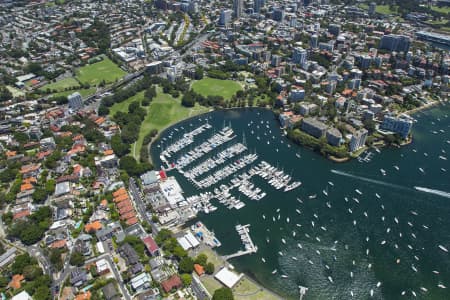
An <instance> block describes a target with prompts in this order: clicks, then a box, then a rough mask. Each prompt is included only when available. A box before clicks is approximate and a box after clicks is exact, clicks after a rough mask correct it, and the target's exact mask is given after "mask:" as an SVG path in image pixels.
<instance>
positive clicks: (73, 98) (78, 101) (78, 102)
mask: <svg viewBox="0 0 450 300" xmlns="http://www.w3.org/2000/svg"><path fill="white" fill-rule="evenodd" d="M67 100H68V101H69V108H70V109H72V110H74V111H77V110H79V109H81V108H82V107H83V97H81V95H80V93H78V92H75V93H73V94H71V95H69V96H68V97H67Z"/></svg>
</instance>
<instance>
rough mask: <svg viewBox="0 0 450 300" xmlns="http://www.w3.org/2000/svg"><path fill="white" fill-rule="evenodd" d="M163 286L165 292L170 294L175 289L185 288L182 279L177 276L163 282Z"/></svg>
mask: <svg viewBox="0 0 450 300" xmlns="http://www.w3.org/2000/svg"><path fill="white" fill-rule="evenodd" d="M161 286H162V288H163V290H164V291H165V292H166V293H168V292H170V291H171V290H172V289H173V288H180V287H181V286H183V283H182V282H181V279H180V277H179V276H177V275H173V276H172V277H170V278H169V279H167V280H165V281H163V282H161Z"/></svg>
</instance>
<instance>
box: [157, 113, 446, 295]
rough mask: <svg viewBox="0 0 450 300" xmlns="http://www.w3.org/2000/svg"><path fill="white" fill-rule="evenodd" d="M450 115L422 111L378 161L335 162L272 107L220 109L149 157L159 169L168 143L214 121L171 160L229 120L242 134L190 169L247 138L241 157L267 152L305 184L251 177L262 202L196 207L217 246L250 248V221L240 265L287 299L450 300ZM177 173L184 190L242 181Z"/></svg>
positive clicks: (163, 141)
mask: <svg viewBox="0 0 450 300" xmlns="http://www.w3.org/2000/svg"><path fill="white" fill-rule="evenodd" d="M449 116H450V106H438V107H436V108H433V109H430V110H427V111H423V112H420V113H418V114H416V115H415V118H416V119H417V121H418V122H417V123H416V124H415V126H414V132H413V133H414V141H413V143H412V144H411V145H408V146H405V147H402V148H400V149H396V148H389V149H382V150H381V152H380V153H378V152H376V151H373V150H372V152H373V153H374V154H373V156H372V159H371V160H370V161H369V162H358V161H357V160H353V161H351V162H348V163H343V164H337V163H333V162H331V161H328V160H326V159H324V158H323V157H321V156H320V155H318V154H316V153H313V152H312V151H310V150H308V149H304V148H299V147H298V146H296V145H293V144H291V143H290V142H289V141H288V140H287V139H286V137H284V136H282V131H281V130H280V129H279V124H278V122H277V121H276V120H275V118H274V115H273V113H272V112H270V111H267V110H262V109H242V110H229V111H216V112H212V113H209V114H207V115H203V116H200V117H196V118H194V119H190V120H187V121H184V122H181V123H179V124H177V125H175V126H174V127H172V128H169V129H168V130H166V131H165V132H164V133H163V134H162V136H161V138H160V140H158V141H157V142H155V143H154V144H153V146H152V149H151V153H152V157H153V160H154V163H155V165H156V166H159V165H161V164H162V162H161V161H160V159H159V155H160V152H161V150H163V149H164V148H165V147H167V146H168V145H170V144H172V143H173V142H175V141H176V140H178V139H180V138H181V137H182V136H183V133H184V132H188V131H191V130H193V129H195V128H196V127H198V126H200V125H202V124H204V123H205V120H206V119H207V120H208V123H209V124H211V125H212V126H213V128H214V130H209V131H205V132H203V133H201V134H199V135H197V136H196V137H195V140H194V142H193V143H192V144H190V145H189V146H187V147H186V149H183V150H181V151H180V153H177V154H176V155H175V154H174V155H173V157H171V159H176V158H177V157H179V156H180V155H182V154H183V153H187V152H188V151H190V150H194V149H195V146H196V145H199V144H201V143H202V142H203V141H204V140H206V139H207V138H209V137H211V136H212V134H213V131H215V132H218V131H219V130H221V129H222V128H223V127H224V123H225V125H226V126H230V127H232V128H233V130H234V134H235V135H236V138H235V139H234V141H232V142H228V143H225V144H224V145H221V146H219V147H217V149H215V150H214V151H211V152H210V153H208V154H207V155H205V156H204V157H202V158H200V159H198V160H197V161H195V162H194V163H192V165H190V167H194V166H196V165H198V164H200V163H201V162H203V161H205V160H206V159H207V158H210V157H213V156H214V155H215V154H217V153H218V152H220V151H222V150H224V149H226V147H229V146H230V145H231V144H232V143H235V142H244V143H245V144H246V145H247V148H248V151H247V152H245V153H242V156H243V155H245V154H249V153H250V152H255V151H256V153H257V154H258V157H259V158H258V160H257V161H256V162H255V163H254V164H253V165H256V164H258V163H260V162H261V161H262V160H264V161H267V162H268V163H270V164H271V165H272V166H275V167H278V168H279V169H282V170H284V172H285V173H286V174H289V175H290V176H292V178H293V179H292V180H296V181H301V182H302V185H301V186H300V187H298V188H296V189H294V190H291V191H288V192H283V189H280V190H277V189H275V188H274V187H273V186H271V185H269V184H268V183H267V181H266V180H264V179H263V178H261V177H259V176H253V177H252V178H251V182H252V183H253V184H254V185H255V186H257V187H259V188H260V189H261V190H262V191H264V192H266V193H267V195H266V196H265V197H264V198H262V199H261V200H259V201H255V200H250V199H249V198H248V197H246V196H245V195H243V194H241V193H240V192H239V191H238V189H234V190H233V191H232V194H233V195H234V196H235V197H236V198H238V199H240V200H241V201H242V202H244V203H245V207H243V208H241V209H239V210H236V209H228V208H226V207H225V206H224V205H222V204H220V203H218V201H217V200H214V199H213V200H212V201H211V202H212V204H213V205H214V206H216V207H218V209H217V210H215V211H213V212H210V213H208V214H205V213H203V212H201V213H199V215H198V219H199V220H201V221H202V222H204V223H205V225H207V226H208V228H210V229H212V230H213V231H214V232H215V234H216V236H217V238H218V239H219V240H220V241H221V242H222V246H221V247H220V248H218V249H217V251H218V252H219V253H220V254H222V255H227V254H231V253H234V252H236V251H238V250H239V249H242V242H241V240H240V237H239V234H238V233H237V232H236V230H235V226H236V225H237V224H250V226H251V227H250V228H251V231H250V236H251V238H252V240H253V242H254V243H255V245H256V246H257V247H258V251H257V253H255V254H251V255H246V256H241V257H238V258H233V259H231V260H230V262H231V263H232V264H233V265H234V266H235V267H236V269H237V270H239V271H242V272H245V273H246V274H248V275H250V276H252V277H253V278H254V279H255V280H257V281H259V282H260V283H262V284H263V285H264V286H265V287H267V288H269V289H272V290H273V291H275V292H277V293H278V294H280V295H282V296H283V297H284V298H287V299H298V297H299V291H298V286H299V285H301V286H306V287H308V288H309V289H308V292H307V294H306V297H304V299H352V298H353V299H412V298H417V299H450V257H449V255H450V253H448V252H446V250H447V249H449V250H450V231H449V229H450V218H449V215H450V194H449V193H450V177H449V174H450V161H449V160H450V117H449ZM200 119H201V120H200ZM243 136H245V137H244V141H243ZM447 158H448V160H447ZM236 159H237V158H233V159H232V160H231V161H230V163H231V162H233V161H234V160H236ZM223 166H224V165H220V166H218V167H217V168H215V169H213V170H211V173H212V172H214V171H216V170H217V169H220V168H221V167H223ZM250 167H251V166H248V167H246V168H245V169H243V170H241V171H244V170H248V169H249V168H250ZM381 169H382V170H383V171H384V172H383V171H381ZM241 171H239V172H237V174H240V173H241ZM208 174H209V173H208ZM208 174H206V173H205V174H203V175H202V177H201V178H204V177H205V176H207V175H208ZM237 174H236V175H237ZM383 174H385V175H383ZM169 175H174V176H175V177H176V178H177V179H178V180H179V182H180V184H181V186H182V187H183V189H184V191H185V196H186V197H188V196H191V195H195V194H199V193H200V192H205V191H212V190H213V189H214V188H215V187H217V186H219V185H220V184H223V183H225V184H228V183H229V182H230V179H232V178H233V176H230V177H229V178H227V179H224V180H223V182H219V183H218V184H216V185H213V186H211V187H208V188H205V189H198V188H196V187H194V185H193V184H192V183H190V182H189V181H188V180H186V178H185V177H184V176H182V175H181V174H180V173H178V171H177V170H172V171H170V172H169ZM314 196H315V197H314ZM273 273H274V274H273Z"/></svg>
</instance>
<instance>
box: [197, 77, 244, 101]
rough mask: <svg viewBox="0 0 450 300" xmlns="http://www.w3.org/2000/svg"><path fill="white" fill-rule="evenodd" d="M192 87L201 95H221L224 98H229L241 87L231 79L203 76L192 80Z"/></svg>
mask: <svg viewBox="0 0 450 300" xmlns="http://www.w3.org/2000/svg"><path fill="white" fill-rule="evenodd" d="M192 89H193V90H194V91H195V92H197V93H199V94H201V95H203V96H222V97H223V98H224V99H230V98H231V96H233V95H234V94H236V92H237V91H239V90H242V87H241V85H240V84H239V83H237V82H236V81H232V80H220V79H215V78H204V79H202V80H199V81H196V82H194V83H193V84H192Z"/></svg>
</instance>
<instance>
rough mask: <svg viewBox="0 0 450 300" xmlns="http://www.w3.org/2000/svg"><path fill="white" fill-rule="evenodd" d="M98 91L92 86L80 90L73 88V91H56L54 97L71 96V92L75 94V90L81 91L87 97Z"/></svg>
mask: <svg viewBox="0 0 450 300" xmlns="http://www.w3.org/2000/svg"><path fill="white" fill-rule="evenodd" d="M95 91H96V88H95V87H91V88H88V89H79V90H71V91H63V92H58V93H54V94H52V97H59V96H66V97H67V96H69V95H70V94H73V93H75V92H78V93H80V95H81V96H82V97H83V98H85V97H87V96H90V95H92V94H94V93H95Z"/></svg>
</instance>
